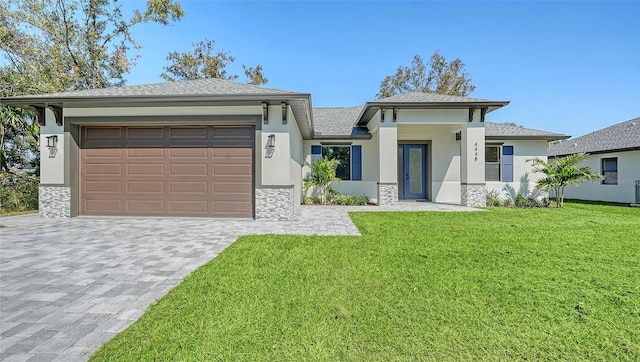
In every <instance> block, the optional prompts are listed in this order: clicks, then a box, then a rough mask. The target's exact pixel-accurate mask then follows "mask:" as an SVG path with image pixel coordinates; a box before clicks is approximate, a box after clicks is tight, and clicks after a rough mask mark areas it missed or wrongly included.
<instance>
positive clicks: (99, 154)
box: [85, 148, 122, 162]
mask: <svg viewBox="0 0 640 362" xmlns="http://www.w3.org/2000/svg"><path fill="white" fill-rule="evenodd" d="M85 156H86V157H87V158H104V159H111V158H117V159H120V158H121V157H122V149H120V148H96V149H88V150H86V153H85ZM111 162H113V161H111Z"/></svg>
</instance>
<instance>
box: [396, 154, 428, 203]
mask: <svg viewBox="0 0 640 362" xmlns="http://www.w3.org/2000/svg"><path fill="white" fill-rule="evenodd" d="M426 155H427V147H426V146H425V145H398V198H399V199H426V198H427V182H426V181H427V170H426V169H427V167H426V166H427V162H426V159H427V158H426Z"/></svg>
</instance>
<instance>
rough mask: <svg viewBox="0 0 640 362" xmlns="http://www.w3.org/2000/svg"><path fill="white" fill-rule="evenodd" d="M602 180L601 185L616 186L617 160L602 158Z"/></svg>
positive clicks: (614, 158)
mask: <svg viewBox="0 0 640 362" xmlns="http://www.w3.org/2000/svg"><path fill="white" fill-rule="evenodd" d="M602 176H604V179H603V180H602V184H603V185H617V184H618V158H617V157H611V158H603V159H602Z"/></svg>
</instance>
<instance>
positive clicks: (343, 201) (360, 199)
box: [332, 195, 369, 205]
mask: <svg viewBox="0 0 640 362" xmlns="http://www.w3.org/2000/svg"><path fill="white" fill-rule="evenodd" d="M332 201H333V202H334V203H335V204H336V205H366V204H368V203H369V198H368V197H366V196H354V195H336V196H334V197H333V200H332Z"/></svg>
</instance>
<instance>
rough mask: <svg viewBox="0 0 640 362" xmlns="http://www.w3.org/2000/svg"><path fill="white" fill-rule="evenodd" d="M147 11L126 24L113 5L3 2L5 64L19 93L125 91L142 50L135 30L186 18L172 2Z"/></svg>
mask: <svg viewBox="0 0 640 362" xmlns="http://www.w3.org/2000/svg"><path fill="white" fill-rule="evenodd" d="M146 5H147V6H146V9H145V10H144V11H139V10H136V11H134V13H133V15H132V16H131V17H128V18H127V17H125V16H124V15H123V13H122V5H120V4H119V3H118V2H117V1H112V0H18V1H12V2H4V1H3V2H0V55H1V56H2V58H3V59H0V60H2V61H3V68H5V67H6V68H9V69H8V70H5V71H6V72H8V73H9V74H10V75H11V78H12V80H13V83H11V85H12V86H13V87H14V88H15V89H14V93H16V94H34V93H46V92H58V91H66V90H76V89H93V88H105V87H110V86H119V85H123V84H124V83H125V79H124V75H125V74H126V73H128V72H129V70H130V68H131V66H132V65H133V64H134V62H135V59H136V58H137V57H138V52H137V51H138V50H139V49H140V45H139V44H138V42H136V40H135V39H134V38H133V36H132V33H131V29H132V28H133V27H134V26H135V25H137V24H140V23H144V22H156V23H160V24H165V25H166V24H168V23H169V22H170V21H173V20H178V19H180V18H181V17H182V16H183V15H184V12H183V11H182V7H181V6H180V4H179V3H177V2H174V1H173V0H148V1H147V4H146ZM130 50H135V52H134V54H131V52H130Z"/></svg>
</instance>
